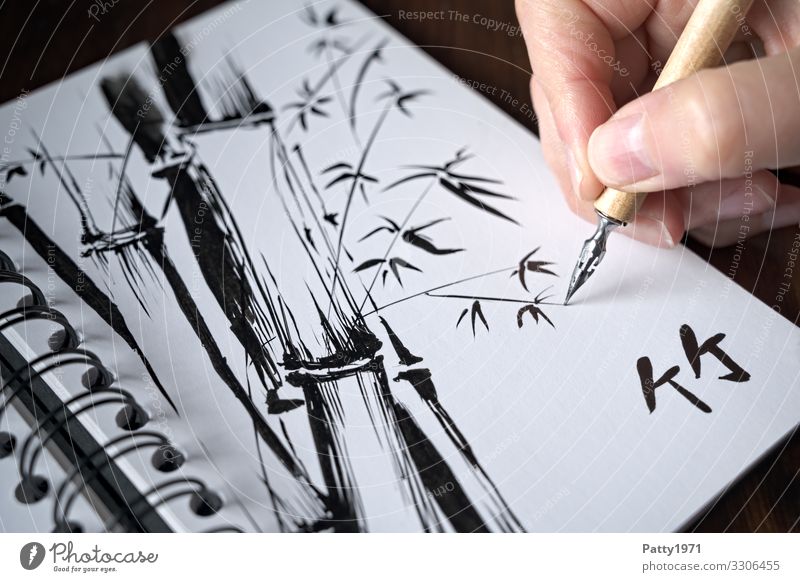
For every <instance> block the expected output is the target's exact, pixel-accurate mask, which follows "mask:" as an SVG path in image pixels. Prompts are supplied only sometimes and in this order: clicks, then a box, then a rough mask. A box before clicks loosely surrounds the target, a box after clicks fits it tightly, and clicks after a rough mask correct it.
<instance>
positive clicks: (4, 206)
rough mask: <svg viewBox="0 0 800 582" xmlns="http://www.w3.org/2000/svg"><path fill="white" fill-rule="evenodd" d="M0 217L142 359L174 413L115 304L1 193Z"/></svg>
mask: <svg viewBox="0 0 800 582" xmlns="http://www.w3.org/2000/svg"><path fill="white" fill-rule="evenodd" d="M0 216H2V217H4V218H6V219H7V220H8V221H9V222H10V223H11V224H12V225H13V226H14V227H15V228H16V229H17V230H18V231H19V232H20V233H21V234H22V236H23V237H25V240H26V241H28V244H30V245H31V248H32V249H33V250H34V251H35V252H36V254H37V255H39V256H40V257H41V258H42V259H43V260H44V261H47V263H48V264H49V265H51V267H52V269H53V272H54V273H55V274H56V275H57V276H58V278H59V279H61V280H62V281H63V282H64V283H65V284H66V285H67V286H68V287H69V288H70V289H72V290H73V291H74V292H75V294H76V295H77V296H78V297H80V298H81V300H82V301H83V302H84V303H85V304H86V305H87V306H88V307H89V308H90V309H91V310H92V311H94V312H95V313H97V315H98V316H100V318H101V319H102V320H103V321H105V322H106V323H107V324H108V326H109V327H110V328H111V329H113V330H114V332H115V333H116V334H117V335H118V336H119V337H120V338H122V340H123V341H124V342H125V343H126V344H127V346H128V347H129V348H130V349H131V350H132V351H133V353H135V354H136V355H137V357H138V358H139V359H140V360H141V362H142V364H143V365H144V367H145V369H146V370H147V373H148V375H149V376H150V378H151V379H152V380H153V383H154V384H155V386H156V388H158V391H159V392H160V393H161V395H162V396H164V399H165V400H166V401H167V402H168V403H169V405H170V406H171V407H172V408H173V410H175V412H176V413H177V412H178V409H177V407H176V406H175V403H174V402H173V401H172V398H171V397H170V395H169V393H168V392H167V390H166V388H165V387H164V385H163V384H162V383H161V381H160V380H159V378H158V376H157V374H156V372H155V370H154V369H153V367H152V365H151V364H150V361H149V360H148V359H147V357H146V356H145V354H144V351H143V350H142V349H141V348H140V347H139V343H138V342H137V341H136V338H134V337H133V334H132V333H131V331H130V329H129V328H128V325H127V324H126V322H125V318H124V316H123V315H122V312H120V310H119V308H118V307H117V305H116V303H114V301H113V300H112V299H111V298H110V297H109V296H108V295H106V294H105V293H104V292H103V291H102V290H101V289H100V288H99V287H98V286H97V285H96V284H95V283H94V281H93V280H92V279H91V278H90V277H89V275H88V274H87V273H85V272H84V271H83V270H82V269H81V268H80V267H78V265H77V264H76V263H75V261H73V260H72V259H71V258H70V256H69V255H68V254H67V253H66V252H65V251H64V250H63V249H62V248H61V247H60V246H59V245H58V244H56V243H55V241H53V240H52V239H51V238H50V237H49V236H47V234H46V233H45V232H44V231H43V230H42V229H41V228H40V227H39V225H38V224H36V222H35V221H34V220H33V219H32V218H31V217H30V216H29V215H28V213H27V211H26V210H25V207H24V206H22V205H21V204H15V203H13V201H12V200H11V199H10V198H9V197H8V196H7V195H6V194H5V193H4V192H0Z"/></svg>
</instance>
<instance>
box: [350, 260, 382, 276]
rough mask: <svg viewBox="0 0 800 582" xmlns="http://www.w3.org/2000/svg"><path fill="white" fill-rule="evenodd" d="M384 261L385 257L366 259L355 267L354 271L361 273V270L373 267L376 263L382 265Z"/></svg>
mask: <svg viewBox="0 0 800 582" xmlns="http://www.w3.org/2000/svg"><path fill="white" fill-rule="evenodd" d="M384 262H385V261H384V260H383V259H369V260H368V261H364V262H363V263H361V264H360V265H359V266H357V267H356V268H355V269H353V272H354V273H359V272H361V271H366V270H367V269H371V268H372V267H374V266H376V265H380V264H382V263H384Z"/></svg>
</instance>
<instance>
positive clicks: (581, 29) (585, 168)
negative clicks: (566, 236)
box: [516, 0, 651, 200]
mask: <svg viewBox="0 0 800 582" xmlns="http://www.w3.org/2000/svg"><path fill="white" fill-rule="evenodd" d="M609 4H611V3H609V2H604V3H602V5H600V6H595V8H597V9H596V10H594V9H592V8H591V7H589V6H587V4H586V3H584V2H582V1H580V0H517V2H516V8H517V16H518V19H519V21H520V25H521V28H522V31H523V33H524V35H525V42H526V46H527V47H528V54H529V57H530V60H531V66H532V68H533V73H534V75H535V76H536V77H537V79H538V82H539V83H541V85H542V87H543V89H544V91H545V93H546V95H547V99H548V102H549V105H550V109H551V111H552V114H553V119H554V121H555V128H556V133H557V135H558V137H559V139H561V141H563V142H564V144H565V145H566V160H567V161H566V163H567V169H568V172H569V175H570V177H571V183H572V184H573V189H574V190H575V191H576V192H578V193H579V195H580V196H581V197H583V198H585V199H588V200H591V199H594V198H596V197H597V196H598V195H599V193H600V192H601V191H602V185H601V184H600V182H598V180H597V178H596V177H595V176H594V174H593V173H592V171H591V167H590V166H589V162H588V158H587V154H586V145H587V143H588V140H589V136H590V135H591V133H592V131H593V130H594V129H595V128H596V127H597V126H598V125H600V124H601V123H603V122H604V121H606V120H607V119H608V118H609V116H610V115H611V113H612V112H613V111H614V110H615V108H616V107H615V105H614V100H613V97H612V94H611V88H610V83H611V80H612V77H613V74H614V71H613V69H612V67H610V66H609V65H608V63H607V59H610V60H611V61H612V62H613V60H614V59H615V47H614V38H613V37H612V33H613V34H616V35H618V37H619V38H623V37H624V36H627V35H628V34H630V31H632V30H636V29H637V28H638V27H639V26H640V25H641V23H642V22H643V21H644V18H645V17H646V15H647V13H648V12H649V11H650V10H651V9H650V8H649V7H647V5H646V3H642V2H640V1H639V0H618V1H617V2H614V3H613V4H612V5H613V6H614V11H613V14H612V13H611V12H610V11H609V10H608V8H607V5H609ZM601 8H604V9H603V10H601ZM599 15H602V17H603V19H601V17H600V16H599ZM604 59H606V60H604Z"/></svg>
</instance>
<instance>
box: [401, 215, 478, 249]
mask: <svg viewBox="0 0 800 582" xmlns="http://www.w3.org/2000/svg"><path fill="white" fill-rule="evenodd" d="M445 220H449V219H447V218H439V219H437V220H432V221H431V222H428V223H426V224H423V225H421V226H417V227H414V228H409V229H407V230H405V231H403V235H402V237H403V240H404V241H406V242H407V243H409V244H411V245H413V246H415V247H417V248H420V249H422V250H423V251H425V252H428V253H430V254H432V255H451V254H453V253H460V252H461V251H463V250H464V249H440V248H439V247H437V246H436V245H435V244H433V241H432V240H431V239H430V237H428V236H425V235H423V234H419V233H420V232H421V231H422V230H425V229H426V228H430V227H431V226H434V225H436V224H439V223H440V222H443V221H445Z"/></svg>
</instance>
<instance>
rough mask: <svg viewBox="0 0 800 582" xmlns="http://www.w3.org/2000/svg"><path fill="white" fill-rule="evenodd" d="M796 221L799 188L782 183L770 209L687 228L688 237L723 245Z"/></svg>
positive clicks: (799, 216) (799, 215)
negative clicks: (772, 207) (743, 216)
mask: <svg viewBox="0 0 800 582" xmlns="http://www.w3.org/2000/svg"><path fill="white" fill-rule="evenodd" d="M799 223H800V188H796V187H794V186H787V185H786V184H781V186H780V190H779V194H778V199H777V204H776V206H775V208H774V209H773V210H769V211H767V212H763V213H761V214H756V215H753V216H751V217H750V218H749V219H748V220H747V221H743V220H742V219H741V218H738V219H736V218H734V219H730V220H725V221H720V222H719V223H717V224H710V225H707V226H702V227H700V228H696V229H693V230H690V231H689V236H691V237H692V238H693V239H695V240H697V241H699V242H701V243H703V244H704V245H706V246H709V247H726V246H730V245H734V244H739V243H741V242H742V241H744V240H745V239H747V238H749V237H751V236H755V235H757V234H760V233H763V232H767V231H771V230H775V229H777V228H783V227H785V226H796V225H798V224H799Z"/></svg>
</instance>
